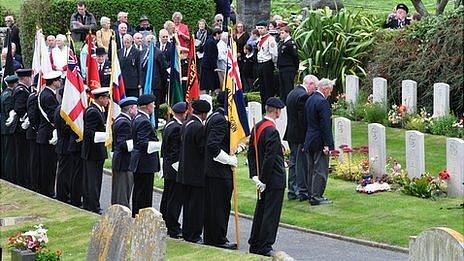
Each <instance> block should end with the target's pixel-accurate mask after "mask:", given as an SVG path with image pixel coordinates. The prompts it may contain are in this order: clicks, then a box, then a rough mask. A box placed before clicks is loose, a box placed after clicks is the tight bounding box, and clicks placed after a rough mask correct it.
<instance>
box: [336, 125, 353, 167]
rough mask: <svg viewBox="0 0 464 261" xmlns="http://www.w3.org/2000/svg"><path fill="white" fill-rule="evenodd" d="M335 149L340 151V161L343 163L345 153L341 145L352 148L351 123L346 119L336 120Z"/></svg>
mask: <svg viewBox="0 0 464 261" xmlns="http://www.w3.org/2000/svg"><path fill="white" fill-rule="evenodd" d="M334 126H335V131H334V134H335V141H334V143H335V149H336V150H339V151H340V156H339V158H338V159H339V160H340V161H343V151H342V150H341V149H340V145H348V147H350V148H351V121H350V120H349V119H347V118H344V117H337V118H335V119H334Z"/></svg>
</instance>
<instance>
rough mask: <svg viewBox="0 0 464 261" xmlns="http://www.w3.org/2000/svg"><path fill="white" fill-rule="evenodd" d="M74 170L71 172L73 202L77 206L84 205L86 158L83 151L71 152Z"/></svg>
mask: <svg viewBox="0 0 464 261" xmlns="http://www.w3.org/2000/svg"><path fill="white" fill-rule="evenodd" d="M71 158H72V163H73V164H74V165H73V168H72V169H73V171H72V174H71V204H72V205H73V206H76V207H80V206H81V205H82V194H83V191H84V182H83V179H84V160H83V159H82V158H81V152H80V151H76V152H71Z"/></svg>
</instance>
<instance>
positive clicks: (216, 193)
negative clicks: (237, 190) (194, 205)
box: [203, 177, 233, 245]
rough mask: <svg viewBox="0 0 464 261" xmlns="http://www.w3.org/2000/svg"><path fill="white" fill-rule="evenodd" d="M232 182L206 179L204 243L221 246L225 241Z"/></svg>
mask: <svg viewBox="0 0 464 261" xmlns="http://www.w3.org/2000/svg"><path fill="white" fill-rule="evenodd" d="M232 189H233V186H232V180H230V179H220V178H211V177H206V183H205V190H206V191H205V226H204V235H203V236H204V242H205V244H208V245H222V244H224V243H226V242H229V240H227V227H228V225H229V215H230V198H231V197H232Z"/></svg>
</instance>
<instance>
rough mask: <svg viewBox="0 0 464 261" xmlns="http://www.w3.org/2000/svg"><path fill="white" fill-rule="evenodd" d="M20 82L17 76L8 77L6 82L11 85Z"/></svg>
mask: <svg viewBox="0 0 464 261" xmlns="http://www.w3.org/2000/svg"><path fill="white" fill-rule="evenodd" d="M18 81H19V79H18V76H16V75H8V76H7V77H5V82H6V83H8V84H10V83H17V82H18Z"/></svg>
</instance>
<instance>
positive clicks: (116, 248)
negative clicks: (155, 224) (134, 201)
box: [87, 205, 133, 261]
mask: <svg viewBox="0 0 464 261" xmlns="http://www.w3.org/2000/svg"><path fill="white" fill-rule="evenodd" d="M132 224H133V219H132V212H131V211H130V209H129V208H127V207H126V206H122V205H112V206H111V207H109V208H108V209H107V210H106V211H105V213H104V214H103V215H102V217H101V219H100V221H99V222H98V223H97V224H96V225H95V226H94V227H93V229H92V236H91V238H90V243H89V248H88V251H87V260H121V261H123V260H126V259H127V256H128V254H129V244H128V242H130V235H131V229H132Z"/></svg>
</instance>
